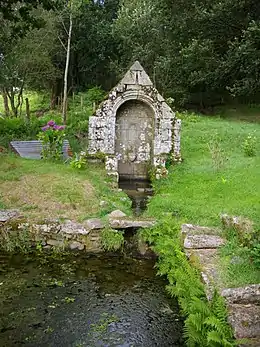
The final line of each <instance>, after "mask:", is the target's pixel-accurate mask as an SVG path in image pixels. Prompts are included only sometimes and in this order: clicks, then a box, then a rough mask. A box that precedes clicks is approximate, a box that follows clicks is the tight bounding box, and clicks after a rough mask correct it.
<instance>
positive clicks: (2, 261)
mask: <svg viewBox="0 0 260 347" xmlns="http://www.w3.org/2000/svg"><path fill="white" fill-rule="evenodd" d="M165 284H166V283H165V282H164V280H163V279H162V278H159V277H157V276H156V270H155V269H154V261H152V260H143V259H142V260H140V259H139V260H138V259H131V258H127V257H123V256H121V255H114V256H105V255H102V256H96V255H95V256H87V255H80V254H67V255H59V254H56V255H55V254H54V255H53V254H52V255H40V256H35V255H30V256H21V255H13V256H10V255H4V254H2V255H0V345H1V346H3V347H9V346H10V347H11V346H12V347H13V346H28V347H29V346H30V347H54V346H55V347H67V346H72V347H83V346H84V347H85V346H87V347H106V346H109V347H110V346H111V347H113V346H122V347H130V346H131V347H139V346H140V347H141V346H142V347H155V346H159V347H173V346H184V342H183V341H182V337H181V336H182V327H183V322H182V320H181V317H180V315H179V309H178V305H177V303H176V301H175V300H173V299H171V298H169V297H168V296H167V294H166V292H165Z"/></svg>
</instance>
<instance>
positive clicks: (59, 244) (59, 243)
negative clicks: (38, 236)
mask: <svg viewBox="0 0 260 347" xmlns="http://www.w3.org/2000/svg"><path fill="white" fill-rule="evenodd" d="M47 245H49V246H54V247H64V241H63V240H53V239H50V240H47Z"/></svg>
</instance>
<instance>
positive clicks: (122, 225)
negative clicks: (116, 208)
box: [109, 219, 156, 229]
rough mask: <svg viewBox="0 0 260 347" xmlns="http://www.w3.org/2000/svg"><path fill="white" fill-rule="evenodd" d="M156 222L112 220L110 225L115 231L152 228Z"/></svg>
mask: <svg viewBox="0 0 260 347" xmlns="http://www.w3.org/2000/svg"><path fill="white" fill-rule="evenodd" d="M155 224H156V221H155V220H132V219H110V221H109V225H110V227H111V228H113V229H127V228H151V227H153V226H154V225H155Z"/></svg>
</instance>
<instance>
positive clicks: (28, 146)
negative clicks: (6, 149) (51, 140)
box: [10, 140, 70, 159]
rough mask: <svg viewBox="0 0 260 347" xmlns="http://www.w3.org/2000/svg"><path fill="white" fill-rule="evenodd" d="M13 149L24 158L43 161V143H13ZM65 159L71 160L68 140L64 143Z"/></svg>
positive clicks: (34, 141)
mask: <svg viewBox="0 0 260 347" xmlns="http://www.w3.org/2000/svg"><path fill="white" fill-rule="evenodd" d="M10 145H11V148H12V149H13V150H14V151H15V152H16V153H17V154H18V155H19V156H20V157H22V158H27V159H41V151H42V143H41V141H36V140H33V141H11V142H10ZM62 152H63V158H64V159H68V158H69V152H70V145H69V141H68V140H64V142H63V148H62Z"/></svg>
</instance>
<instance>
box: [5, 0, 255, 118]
mask: <svg viewBox="0 0 260 347" xmlns="http://www.w3.org/2000/svg"><path fill="white" fill-rule="evenodd" d="M15 2H17V1H15ZM74 2H75V3H77V10H76V11H75V13H74V14H73V29H72V41H71V51H70V58H71V59H70V65H69V74H68V82H69V85H68V92H69V94H71V93H72V91H74V92H78V91H84V90H86V88H91V87H93V86H95V85H100V86H101V87H102V88H103V89H105V90H109V89H110V88H111V87H112V85H114V83H115V82H116V80H118V78H119V77H120V76H121V75H122V73H123V72H125V71H126V69H127V67H128V66H129V65H130V64H132V63H133V61H134V60H136V59H138V60H140V61H141V63H142V64H143V65H144V67H145V69H147V70H148V72H149V73H150V76H151V77H152V79H153V80H154V82H155V84H156V86H157V87H158V88H159V89H160V91H161V92H162V93H164V94H165V95H166V96H168V97H172V98H173V99H174V100H175V102H176V104H178V105H186V106H192V107H197V108H201V109H203V110H204V109H205V108H209V107H210V106H214V105H217V104H222V103H227V102H228V103H230V102H231V101H234V100H239V101H241V102H245V103H249V102H255V103H256V102H259V90H260V84H259V83H260V82H259V81H260V78H259V71H260V55H259V52H260V24H259V18H260V6H259V4H258V0H235V1H234V0H224V1H222V2H219V1H217V0H213V1H208V0H206V1H205V0H203V1H202V0H188V1H185V2H183V1H174V2H172V1H169V0H166V1H165V0H163V1H162V0H146V1H143V0H105V1H101V0H98V1H94V0H92V1H85V0H82V1H81V0H74V1H73V3H74ZM7 3H9V4H7ZM7 3H6V4H5V6H4V7H3V9H2V12H3V13H2V14H1V13H0V18H1V16H2V22H3V25H2V28H3V30H2V32H1V34H0V64H1V73H0V89H1V90H2V94H3V96H5V97H6V98H7V99H8V98H9V99H10V100H9V102H10V103H11V108H12V113H14V114H15V115H16V116H17V110H16V111H15V107H13V106H12V102H13V96H12V95H11V94H12V92H14V95H16V96H19V94H20V93H21V95H22V93H23V89H25V88H27V89H28V88H30V89H31V88H34V89H35V88H37V89H41V90H43V89H44V90H46V91H48V92H49V94H50V95H51V100H50V106H51V107H55V106H56V105H57V104H58V103H59V102H60V101H61V97H62V90H63V76H64V68H65V63H66V49H67V48H66V43H67V35H68V27H69V13H68V10H67V8H66V4H65V2H64V1H60V2H58V5H61V6H56V5H55V6H53V2H51V1H37V2H36V1H35V2H33V1H21V2H20V4H21V5H20V6H21V7H20V9H19V10H14V6H13V5H12V6H10V2H7ZM39 4H43V6H40V7H39V6H38V7H37V5H39ZM28 18H30V20H28ZM14 23H15V25H14ZM20 23H21V25H22V26H21V27H20ZM14 28H15V29H17V31H18V35H13V30H14ZM20 31H21V33H20ZM19 33H20V34H19ZM39 43H40V44H39ZM17 88H18V89H19V90H18V89H17ZM20 102H22V101H21V100H20V101H19V102H18V104H19V103H20ZM6 112H7V113H8V110H6Z"/></svg>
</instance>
